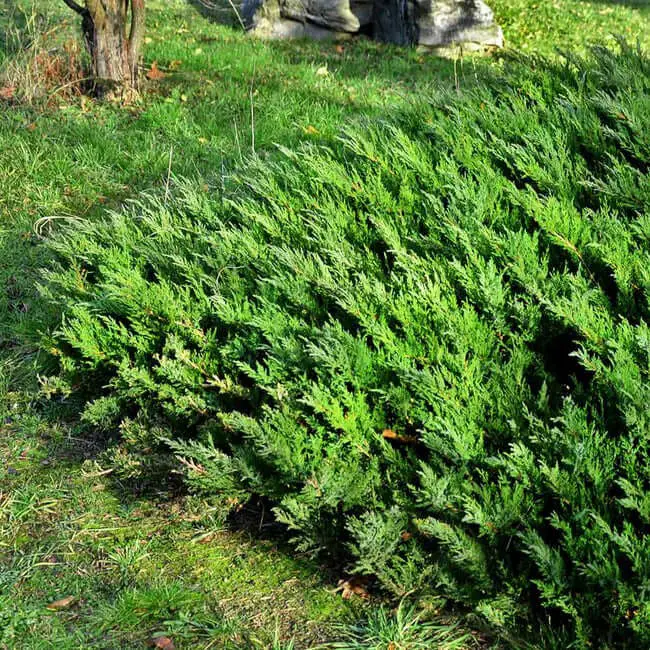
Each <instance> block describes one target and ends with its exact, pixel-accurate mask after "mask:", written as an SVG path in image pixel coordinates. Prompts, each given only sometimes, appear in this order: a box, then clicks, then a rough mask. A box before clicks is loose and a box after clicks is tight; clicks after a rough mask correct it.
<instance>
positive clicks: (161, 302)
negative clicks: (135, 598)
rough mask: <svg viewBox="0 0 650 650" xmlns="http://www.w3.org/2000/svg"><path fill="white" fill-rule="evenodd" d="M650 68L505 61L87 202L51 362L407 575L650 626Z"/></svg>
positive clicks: (621, 58) (558, 634) (245, 483)
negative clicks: (216, 187)
mask: <svg viewBox="0 0 650 650" xmlns="http://www.w3.org/2000/svg"><path fill="white" fill-rule="evenodd" d="M649 93H650V62H649V61H648V59H647V58H645V56H644V55H642V54H640V53H638V52H635V51H632V50H630V49H629V48H627V47H625V46H622V52H621V53H616V54H615V53H612V52H609V51H606V50H595V51H594V52H593V53H592V55H591V56H590V57H589V59H587V60H572V61H568V62H565V63H563V64H560V63H550V62H544V61H540V60H523V61H510V62H506V65H505V68H504V70H503V71H502V73H500V75H499V76H498V77H497V78H495V79H492V80H491V81H489V82H486V83H485V84H484V85H483V86H482V87H480V88H478V89H476V90H472V91H471V92H469V93H468V94H466V95H464V96H460V97H456V96H454V97H451V96H450V97H442V98H438V99H436V100H433V101H431V102H430V103H429V104H426V103H423V104H422V105H420V106H418V107H417V108H416V109H414V110H413V111H412V112H411V113H409V114H402V115H400V116H397V117H395V118H394V119H393V120H392V122H388V123H384V124H375V125H371V126H369V127H368V128H366V129H364V130H355V131H354V132H351V133H348V134H347V135H345V136H344V137H342V138H341V140H340V141H339V142H336V143H333V144H332V145H331V146H330V147H323V148H319V147H304V148H302V149H301V150H299V151H298V152H290V151H281V152H279V154H278V156H277V157H276V158H275V159H274V160H273V161H271V162H268V161H267V162H251V169H250V170H249V171H248V172H247V174H246V176H245V177H242V178H238V179H234V180H233V181H232V183H231V184H230V185H229V186H228V187H227V188H225V190H224V191H223V192H217V191H215V192H214V193H206V192H205V191H204V188H202V187H201V186H200V184H198V183H196V184H192V183H185V184H182V185H181V186H179V188H178V191H177V196H176V197H175V198H174V199H173V200H170V201H169V202H165V201H163V200H162V199H159V198H156V197H144V198H142V200H140V201H138V202H134V203H132V204H130V206H129V207H127V208H125V210H124V211H123V212H121V213H119V214H113V215H111V216H110V217H109V218H108V219H107V220H106V221H105V222H104V223H100V224H86V225H82V226H80V225H78V224H75V225H74V227H72V228H70V229H69V230H67V231H65V232H64V233H63V234H62V235H61V236H59V237H58V238H57V240H56V241H55V243H54V244H53V246H54V248H55V251H56V254H57V256H58V259H59V266H58V267H57V268H56V269H54V270H50V271H49V272H48V273H47V274H46V279H45V282H44V287H43V290H44V291H45V293H46V294H47V295H48V296H49V297H50V298H51V299H52V300H53V301H55V302H56V304H58V305H60V306H61V310H62V312H63V321H62V324H61V326H60V328H59V329H58V330H57V331H56V332H54V333H53V334H52V335H51V337H50V338H49V339H48V340H47V341H46V342H45V343H44V346H45V347H46V348H47V349H48V350H50V352H52V353H54V354H55V355H57V356H58V357H59V359H60V367H61V375H60V378H59V379H58V380H57V381H59V382H62V381H63V382H64V383H67V385H68V386H69V387H70V388H74V389H75V390H77V391H78V392H84V393H85V394H86V396H87V397H88V399H89V400H90V401H89V404H88V407H87V412H86V416H85V417H86V418H87V420H88V421H89V422H91V423H92V424H93V426H105V427H118V426H119V427H121V428H122V430H123V431H124V432H125V444H126V445H127V446H128V447H129V449H130V452H131V454H132V457H133V458H135V459H136V460H134V461H133V462H135V463H136V464H137V462H138V461H137V458H138V454H139V455H140V458H141V459H142V462H143V463H145V464H146V462H147V458H148V457H149V456H150V455H151V454H153V453H160V452H161V450H164V449H165V448H171V449H172V450H173V452H174V453H175V454H176V455H177V457H178V458H181V459H182V460H183V462H182V464H181V463H179V468H180V467H183V468H184V470H185V471H186V474H187V481H188V483H189V485H190V486H191V487H192V488H193V489H194V490H196V491H199V492H203V493H207V494H218V495H220V496H221V497H222V498H223V500H224V503H228V504H229V505H231V506H232V507H235V506H236V505H237V504H238V503H241V502H243V501H245V500H247V499H248V498H249V497H250V496H251V495H262V496H264V497H266V498H269V499H271V500H272V501H273V502H274V503H276V504H277V516H278V517H279V519H280V520H281V521H283V522H285V523H286V524H287V525H288V526H289V528H290V529H291V530H292V531H294V532H295V539H296V544H297V545H298V547H299V548H300V549H303V550H310V551H315V552H324V553H331V554H334V555H336V556H338V557H339V558H341V559H345V560H347V561H350V562H351V563H353V564H354V565H355V570H356V571H358V572H360V573H372V574H375V575H377V576H378V578H379V580H380V581H381V582H382V584H383V585H384V586H385V587H386V588H388V589H390V590H391V591H393V592H394V593H396V594H398V595H403V594H405V593H406V592H410V591H411V590H415V592H416V593H419V594H426V593H433V594H437V595H439V596H443V597H446V598H448V599H450V600H452V601H457V602H461V603H463V604H465V605H467V606H470V607H471V608H473V610H474V612H475V613H476V614H477V615H478V616H480V617H481V618H482V619H484V620H486V621H487V622H488V623H489V625H490V626H491V628H492V629H493V630H496V631H497V632H502V633H503V634H506V635H513V634H515V635H518V636H524V637H529V638H533V639H536V640H535V643H536V644H537V645H538V646H542V645H544V646H546V647H555V648H567V647H575V648H584V647H603V648H605V647H609V648H614V647H638V648H645V647H648V645H649V644H650V604H649V602H650V601H649V600H648V590H649V589H650V536H649V535H648V532H649V530H650V497H649V496H648V494H649V492H648V488H649V487H650V462H649V460H650V458H649V455H650V454H649V452H650V447H649V445H650V442H649V441H650V409H649V407H648V405H649V404H650V382H649V381H648V380H649V377H648V374H649V370H650V330H649V328H648V325H647V321H648V317H649V311H650V307H649V304H648V297H649V296H650V182H649V181H648V175H647V172H648V165H649V164H650V131H649V130H648V129H647V125H648V123H650V102H649V101H648V97H649V96H650V95H649ZM143 423H151V426H143ZM152 432H154V433H152ZM145 466H146V465H145ZM542 621H543V622H544V625H546V624H548V623H549V622H550V627H549V628H542V627H541V626H542ZM542 629H544V630H546V631H545V632H540V630H542Z"/></svg>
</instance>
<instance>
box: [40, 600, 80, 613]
mask: <svg viewBox="0 0 650 650" xmlns="http://www.w3.org/2000/svg"><path fill="white" fill-rule="evenodd" d="M76 602H77V598H76V597H75V596H66V597H65V598H59V600H55V601H54V602H53V603H50V604H49V605H48V606H47V609H50V610H52V611H53V612H58V611H60V610H62V609H68V607H70V606H71V605H74V603H76Z"/></svg>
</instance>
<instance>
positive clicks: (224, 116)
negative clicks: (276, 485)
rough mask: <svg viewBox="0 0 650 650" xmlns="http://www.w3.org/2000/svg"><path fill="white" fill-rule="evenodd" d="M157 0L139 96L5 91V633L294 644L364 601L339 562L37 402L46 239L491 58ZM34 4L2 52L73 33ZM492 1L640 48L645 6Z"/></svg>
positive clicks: (1, 568) (513, 16)
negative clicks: (100, 452) (117, 466)
mask: <svg viewBox="0 0 650 650" xmlns="http://www.w3.org/2000/svg"><path fill="white" fill-rule="evenodd" d="M149 5H150V13H149V39H150V41H149V42H148V43H147V45H146V49H145V59H146V63H147V65H150V64H151V63H152V62H153V61H157V62H158V65H159V66H160V67H161V68H163V69H170V68H174V71H173V72H172V73H170V74H169V75H168V77H167V78H166V79H164V80H163V81H162V82H159V83H156V84H148V89H147V92H146V93H145V94H144V95H143V97H142V99H141V100H140V101H139V102H138V103H137V104H135V105H133V106H131V107H128V108H120V107H117V106H113V105H102V104H98V103H95V102H93V101H82V100H81V99H80V98H74V97H73V98H68V97H67V96H66V95H65V94H64V93H59V92H56V91H52V92H51V93H50V97H49V102H48V105H47V106H43V105H42V104H38V103H37V104H35V105H33V106H29V105H22V104H8V103H0V188H1V190H0V457H1V458H3V459H6V461H4V462H3V464H2V465H0V647H5V648H49V647H58V648H86V647H92V648H115V647H119V648H131V647H133V648H141V647H143V644H144V642H145V641H146V639H147V638H149V637H151V636H152V635H154V634H156V633H166V634H169V635H170V636H172V637H173V638H174V641H175V643H176V645H177V647H179V648H183V647H187V648H202V647H203V648H207V647H212V648H227V647H236V648H251V647H255V644H258V645H259V646H260V647H273V643H274V639H275V637H276V636H280V637H282V638H284V639H289V638H294V639H295V642H296V648H303V647H307V646H308V645H310V644H312V643H315V642H317V641H321V640H324V639H326V638H331V635H332V627H331V626H332V624H334V623H337V622H343V621H349V620H351V619H352V618H353V617H354V616H355V615H356V614H357V613H358V610H359V605H358V604H355V603H353V604H352V605H350V604H346V603H345V601H343V600H342V599H341V598H340V595H335V594H333V593H331V592H332V591H333V587H334V584H333V581H332V580H333V579H332V578H331V576H328V574H327V573H326V572H325V577H324V578H323V577H322V574H323V573H324V572H323V571H322V569H321V568H320V567H318V566H317V565H315V564H313V563H310V562H309V561H307V560H306V559H301V558H292V557H291V556H290V555H288V554H287V553H285V552H284V550H283V549H282V548H278V547H277V545H276V544H274V543H273V542H272V541H268V540H267V541H264V540H263V539H261V538H259V537H258V536H250V535H249V534H248V533H246V532H242V531H232V530H226V529H224V528H223V526H221V525H220V524H219V522H218V520H215V518H214V515H213V514H212V513H211V510H210V506H209V504H206V503H202V502H200V501H197V500H192V499H188V498H187V497H182V496H179V495H177V494H175V493H169V492H167V491H165V490H164V489H162V488H161V493H160V494H158V495H151V494H149V493H147V494H146V495H138V494H137V493H133V492H132V491H130V490H129V489H126V488H125V487H124V486H122V487H121V486H120V485H119V484H118V483H116V482H115V481H114V480H112V478H111V476H110V475H105V474H102V473H101V471H102V468H101V467H99V466H98V465H97V464H96V462H95V460H94V459H95V457H96V453H95V452H96V450H95V449H94V448H92V447H84V446H83V445H82V443H81V442H80V441H79V440H77V439H76V438H75V428H74V423H65V422H64V423H61V422H59V421H58V419H57V418H54V417H50V416H48V411H43V409H42V408H41V406H42V405H40V404H39V403H38V402H37V401H36V397H35V392H34V391H35V383H36V382H35V370H34V367H35V366H34V360H35V354H36V353H35V352H34V348H33V345H32V343H33V338H34V332H33V327H32V324H33V322H34V321H35V320H36V321H38V320H42V321H43V323H44V325H43V326H45V323H46V322H47V320H48V318H50V314H49V312H48V310H47V309H46V308H45V307H44V306H43V305H42V304H41V303H40V302H39V301H38V300H37V299H36V298H35V296H36V293H35V291H34V283H35V280H36V278H37V277H38V269H39V267H40V266H41V265H43V264H44V263H46V262H47V260H46V259H45V258H44V253H43V248H42V246H41V245H40V238H41V237H42V236H45V237H46V236H47V235H48V233H49V232H50V231H51V230H52V229H56V227H57V224H58V222H59V220H60V219H95V218H97V217H99V216H101V215H102V214H103V213H104V211H105V209H106V207H107V206H116V205H119V203H121V202H122V201H124V200H125V199H128V198H129V197H133V196H135V195H137V194H138V193H139V192H141V191H143V190H147V189H149V188H157V189H160V188H163V187H164V186H165V184H166V182H167V178H168V174H169V173H170V172H171V174H173V175H179V176H198V177H202V178H205V180H206V182H209V183H211V184H212V183H219V182H220V180H221V179H222V177H223V176H224V175H228V174H229V170H231V169H232V168H233V167H237V166H241V165H244V164H245V161H246V159H247V157H249V156H251V155H257V156H266V155H270V152H272V151H273V147H274V145H275V144H276V143H279V144H283V145H289V146H293V145H297V144H299V143H300V142H303V141H314V142H321V141H327V140H329V139H331V138H333V137H336V136H337V135H338V133H339V132H340V130H341V128H342V127H344V126H345V125H346V124H348V123H350V122H353V121H356V120H358V119H360V118H362V117H365V118H369V119H379V118H381V117H382V116H384V115H386V114H387V113H388V112H391V111H395V110H398V109H399V108H403V107H405V106H408V105H410V104H411V103H412V101H413V98H414V97H421V96H423V95H429V94H435V93H436V92H438V91H439V90H447V89H450V88H451V89H453V88H455V87H457V88H459V90H460V91H461V92H462V90H463V89H464V88H465V87H467V86H469V85H472V84H474V83H476V82H477V80H480V79H481V78H482V76H483V75H485V74H489V69H490V67H491V66H492V65H498V62H490V61H475V60H468V61H465V62H463V63H454V62H452V61H445V60H439V59H435V58H432V57H430V56H427V55H423V54H422V53H419V52H417V51H412V50H400V49H397V48H391V47H386V46H381V45H378V44H375V43H371V42H368V41H363V40H359V41H354V42H350V43H345V44H344V45H343V46H342V48H341V47H339V46H336V45H334V44H331V43H304V42H300V43H262V42H258V41H254V40H250V39H248V38H246V37H245V36H243V35H242V34H241V33H240V32H239V31H238V30H237V29H233V28H231V27H228V26H224V25H221V24H219V23H217V22H213V21H210V20H208V19H207V18H206V17H205V16H203V15H201V14H200V13H199V12H198V11H197V9H196V8H195V7H194V6H192V5H191V4H189V3H186V2H183V1H182V0H165V1H164V2H163V1H162V0H152V1H151V2H150V3H149ZM30 6H31V4H30V3H29V2H27V1H26V0H25V1H22V0H21V1H20V2H16V1H14V0H5V1H4V3H3V4H2V5H1V6H0V66H2V65H5V66H6V65H7V63H8V62H10V61H11V60H13V58H14V57H15V56H20V51H19V45H20V44H21V43H22V44H25V43H29V41H30V37H33V36H34V35H36V34H37V33H38V31H39V30H44V29H46V28H47V27H46V26H47V25H50V26H52V25H54V26H56V30H55V32H54V33H52V34H51V35H50V36H47V37H45V38H46V41H45V42H46V43H58V42H60V41H61V40H62V39H65V38H67V37H74V36H75V35H76V32H77V26H76V23H75V20H74V17H73V16H72V14H70V13H69V12H68V11H67V10H66V9H65V8H64V7H63V4H62V2H54V1H53V0H50V1H49V2H46V1H44V0H40V1H39V2H37V3H36V4H35V7H36V9H35V10H33V11H32V10H31V9H30ZM491 6H492V7H493V8H494V10H495V13H496V15H497V19H498V20H499V22H500V23H501V24H502V26H503V28H504V32H505V35H506V41H507V44H508V47H512V48H515V49H521V50H524V51H527V52H536V53H544V54H552V53H553V52H554V51H555V49H556V48H558V47H559V48H566V49H572V48H578V49H583V48H584V47H585V45H587V44H588V43H589V42H591V41H594V40H601V41H602V40H607V39H610V38H611V37H612V34H622V35H624V36H626V37H628V38H630V39H632V40H633V39H635V38H637V37H638V38H640V39H641V41H642V43H643V44H644V45H646V46H647V45H648V44H650V5H648V4H647V3H643V2H638V3H634V2H631V1H630V2H587V1H582V0H555V1H554V2H550V3H549V2H543V1H542V0H493V1H492V2H491ZM41 17H42V18H41ZM14 30H17V31H18V32H20V31H21V30H22V32H23V37H22V39H16V38H14ZM25 34H26V35H25ZM49 39H52V40H51V41H50V40H49ZM324 71H326V72H327V73H326V74H323V72H324ZM2 85H3V84H2V83H0V87H1V86H2ZM20 92H21V89H20V88H19V89H18V94H20ZM251 116H252V118H253V119H251ZM172 188H173V185H172ZM27 325H29V327H26V326H27ZM17 386H19V387H18V388H17ZM80 446H81V447H80ZM334 582H335V581H334ZM67 596H73V597H74V598H75V599H76V600H75V602H74V604H73V605H72V606H70V607H69V608H67V609H63V610H60V611H50V610H48V609H47V608H46V606H47V605H48V604H49V603H51V602H53V601H55V600H58V599H60V598H64V597H67ZM378 616H379V615H378ZM377 620H379V619H377ZM363 634H365V632H364V633H361V632H360V633H359V638H364V637H363ZM366 638H368V634H366ZM385 645H386V644H385ZM385 645H384V646H383V647H385ZM360 647H361V646H360ZM365 647H367V646H365ZM372 647H375V646H372ZM377 647H382V646H377Z"/></svg>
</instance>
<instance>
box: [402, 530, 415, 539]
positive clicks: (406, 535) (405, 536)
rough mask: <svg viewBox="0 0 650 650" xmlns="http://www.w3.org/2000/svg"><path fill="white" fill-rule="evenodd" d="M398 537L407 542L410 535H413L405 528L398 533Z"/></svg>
mask: <svg viewBox="0 0 650 650" xmlns="http://www.w3.org/2000/svg"><path fill="white" fill-rule="evenodd" d="M400 537H401V538H402V541H403V542H408V541H409V539H411V537H413V535H412V534H411V533H409V532H408V530H405V531H404V532H403V533H402V534H401V535H400Z"/></svg>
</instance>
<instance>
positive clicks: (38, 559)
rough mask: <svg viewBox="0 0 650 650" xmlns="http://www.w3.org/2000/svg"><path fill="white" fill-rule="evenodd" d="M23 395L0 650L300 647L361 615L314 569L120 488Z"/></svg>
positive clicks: (5, 539)
mask: <svg viewBox="0 0 650 650" xmlns="http://www.w3.org/2000/svg"><path fill="white" fill-rule="evenodd" d="M22 399H23V398H22V397H21V396H20V395H17V394H12V393H7V392H5V393H4V394H3V403H4V405H5V406H4V408H2V409H0V454H1V456H2V458H3V459H4V462H3V465H2V467H1V468H0V567H2V570H1V571H0V648H12V649H14V648H51V647H57V648H75V649H76V648H90V647H92V648H115V647H119V648H141V647H144V643H145V642H146V640H147V639H149V638H151V637H153V636H156V635H158V634H164V635H167V636H169V637H171V638H173V640H174V642H175V644H176V646H177V647H178V648H207V647H217V648H226V647H227V648H242V649H243V648H253V647H260V648H266V647H271V645H272V643H273V639H274V637H275V636H276V634H277V635H278V636H279V637H280V638H285V639H286V638H293V639H295V642H296V643H297V644H299V646H298V647H306V646H307V645H311V644H313V643H316V642H319V641H323V640H325V639H326V638H327V637H328V635H331V626H332V624H333V623H336V622H338V623H341V622H343V621H346V620H350V619H351V618H352V617H353V616H354V615H355V613H358V611H359V606H358V603H348V602H347V601H342V600H341V598H340V595H338V594H337V593H335V588H334V587H333V586H332V584H331V580H330V581H328V580H327V578H325V579H323V578H321V575H325V576H327V575H329V574H328V572H327V571H326V570H324V569H323V568H322V567H318V566H317V565H315V564H313V563H311V562H309V561H307V560H305V559H300V558H292V557H290V556H289V555H288V554H286V553H284V552H283V551H282V550H280V549H278V547H277V546H276V544H275V543H273V542H272V541H264V540H263V539H261V538H259V537H258V538H256V539H254V540H253V539H251V536H250V534H249V533H247V532H246V531H245V530H244V529H242V530H240V531H233V530H231V531H225V530H224V528H223V527H222V526H221V525H220V524H219V522H218V521H215V520H214V517H213V515H212V512H211V509H210V507H209V505H208V504H207V503H204V502H200V501H197V500H193V499H192V498H190V497H181V496H178V495H177V494H173V493H168V492H166V491H164V490H163V489H161V490H160V493H159V494H153V495H152V494H147V495H146V496H139V497H138V496H134V495H133V494H132V493H129V492H128V491H125V490H121V489H120V486H119V484H117V483H116V482H114V481H111V476H110V474H105V473H103V472H102V470H101V468H100V467H99V466H97V464H96V463H95V462H94V461H93V460H92V458H93V454H94V451H95V450H94V449H93V447H92V445H87V444H85V443H84V442H82V441H80V440H78V439H77V438H75V437H74V430H73V429H71V428H70V427H68V426H64V425H61V424H59V425H54V424H52V423H51V422H47V421H45V420H43V419H41V418H40V417H39V416H38V415H36V414H35V410H34V409H33V408H32V406H33V405H30V404H28V403H25V402H23V401H22ZM70 596H71V597H74V599H75V601H74V603H73V604H72V605H71V606H69V607H66V608H64V609H62V610H60V611H50V610H48V609H47V606H48V605H49V604H51V603H52V602H55V601H57V600H59V599H62V598H67V597H70Z"/></svg>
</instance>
